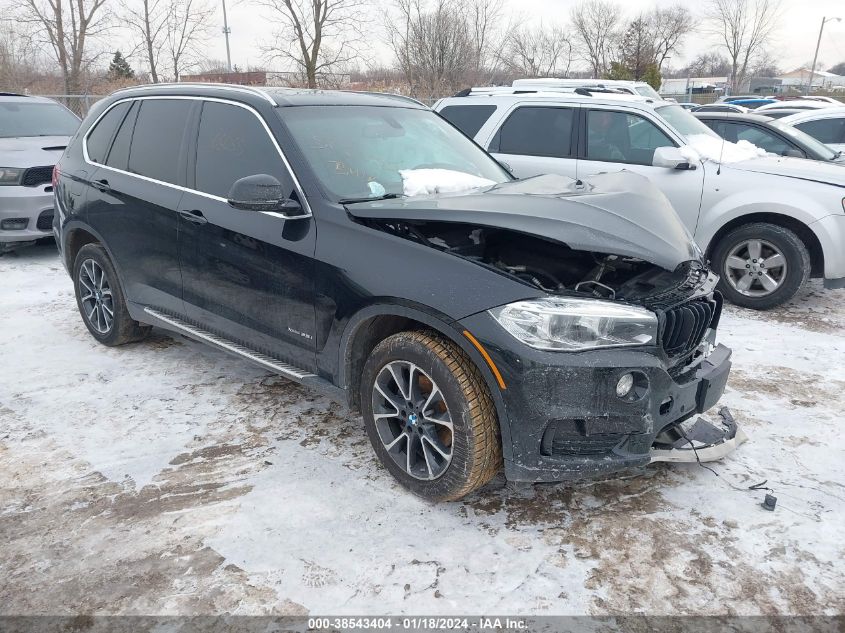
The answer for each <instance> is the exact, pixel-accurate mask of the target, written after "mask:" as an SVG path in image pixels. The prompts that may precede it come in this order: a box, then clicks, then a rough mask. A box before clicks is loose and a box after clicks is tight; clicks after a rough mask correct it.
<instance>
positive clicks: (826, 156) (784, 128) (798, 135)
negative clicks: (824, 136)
mask: <svg viewBox="0 0 845 633" xmlns="http://www.w3.org/2000/svg"><path fill="white" fill-rule="evenodd" d="M769 125H771V126H772V127H776V128H777V129H778V130H780V131H781V132H782V133H783V134H785V135H786V136H788V137H790V138H792V139H795V140H796V141H797V142H798V143H800V144H801V145H804V146H805V147H809V148H810V149H811V150H813V151H814V152H815V153H816V154H818V155H819V156H821V158H822V160H833V159H834V158H836V156H837V153H836V152H834V151H833V150H832V149H830V148H829V147H828V146H827V145H825V144H824V143H822V142H821V141H819V140H817V139H814V138H813V137H812V136H810V135H809V134H807V133H806V132H802V131H801V130H799V129H797V128H794V127H792V126H791V125H787V124H786V123H784V122H783V121H771V122H770V123H769Z"/></svg>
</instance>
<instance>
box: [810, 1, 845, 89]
mask: <svg viewBox="0 0 845 633" xmlns="http://www.w3.org/2000/svg"><path fill="white" fill-rule="evenodd" d="M832 20H836V21H837V22H841V21H842V18H826V17H822V25H821V26H820V27H819V39H818V40H817V41H816V54H815V55H813V66H812V67H811V68H810V81H808V82H807V90H806V91H805V92H804V94H810V91H811V90H812V89H813V77H814V76H815V74H816V62H817V61H818V59H819V46H821V43H822V32H823V31H824V25H825V24H827V23H828V22H831V21H832Z"/></svg>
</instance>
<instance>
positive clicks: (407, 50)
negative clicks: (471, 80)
mask: <svg viewBox="0 0 845 633" xmlns="http://www.w3.org/2000/svg"><path fill="white" fill-rule="evenodd" d="M396 7H397V9H398V12H399V18H398V19H394V16H390V17H388V18H387V24H386V27H387V31H388V35H389V43H390V46H391V48H392V49H393V52H394V54H395V55H396V59H397V62H398V64H399V68H400V69H401V71H402V73H403V74H404V75H405V79H406V81H407V82H408V84H409V85H410V87H411V94H413V95H415V96H417V97H421V98H428V99H431V98H434V97H438V96H442V95H444V94H446V93H447V92H450V91H454V90H455V88H458V87H459V86H461V85H462V84H463V83H464V82H465V81H466V77H467V76H468V75H469V74H470V73H471V72H472V70H473V68H474V67H475V61H474V54H475V50H476V44H475V42H474V41H473V36H472V34H471V31H470V27H469V25H468V23H467V19H466V14H465V13H464V11H463V8H462V6H461V4H460V1H459V0H434V2H433V3H431V5H430V6H429V5H425V4H423V0H397V2H396Z"/></svg>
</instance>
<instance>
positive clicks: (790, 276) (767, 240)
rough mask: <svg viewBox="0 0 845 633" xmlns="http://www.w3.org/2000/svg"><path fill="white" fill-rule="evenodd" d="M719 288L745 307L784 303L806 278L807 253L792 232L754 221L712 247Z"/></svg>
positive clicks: (773, 305) (766, 306)
mask: <svg viewBox="0 0 845 633" xmlns="http://www.w3.org/2000/svg"><path fill="white" fill-rule="evenodd" d="M713 262H714V264H715V265H716V266H717V267H718V270H719V274H720V275H721V281H720V282H719V286H720V287H719V289H720V290H721V291H722V294H724V295H725V297H726V298H727V299H728V300H729V301H730V302H731V303H734V304H736V305H738V306H743V307H745V308H753V309H756V310H768V309H769V308H773V307H775V306H778V305H781V304H783V303H786V302H787V301H789V300H790V299H792V297H794V296H795V293H796V292H798V290H799V289H800V288H801V286H803V285H804V283H805V282H806V281H807V279H809V277H810V254H809V252H807V247H806V246H805V245H804V242H802V241H801V238H799V237H798V236H797V235H796V234H795V233H794V232H792V231H790V230H789V229H786V228H784V227H782V226H777V225H775V224H768V223H764V222H757V223H754V224H746V225H745V226H741V227H738V228H736V229H734V230H733V231H731V232H730V233H728V234H727V235H725V236H724V237H723V238H722V239H721V241H720V242H719V243H718V244H717V245H716V248H715V249H714V250H713Z"/></svg>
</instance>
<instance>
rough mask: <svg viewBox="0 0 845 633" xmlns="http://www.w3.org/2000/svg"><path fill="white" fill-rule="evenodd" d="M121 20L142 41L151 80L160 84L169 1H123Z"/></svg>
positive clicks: (141, 46) (141, 45)
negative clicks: (160, 65) (160, 66)
mask: <svg viewBox="0 0 845 633" xmlns="http://www.w3.org/2000/svg"><path fill="white" fill-rule="evenodd" d="M121 5H122V12H121V16H120V17H121V20H122V21H123V22H124V23H125V24H126V26H128V27H129V29H131V30H132V32H133V33H134V34H135V35H136V36H137V37H138V38H139V39H140V40H141V41H140V45H139V47H138V48H140V49H141V50H142V51H143V55H144V57H145V58H146V60H147V68H148V69H149V71H150V79H152V82H153V83H158V82H159V64H160V62H159V60H160V58H161V55H162V51H163V50H164V46H165V40H166V36H167V16H168V7H167V0H121Z"/></svg>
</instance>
